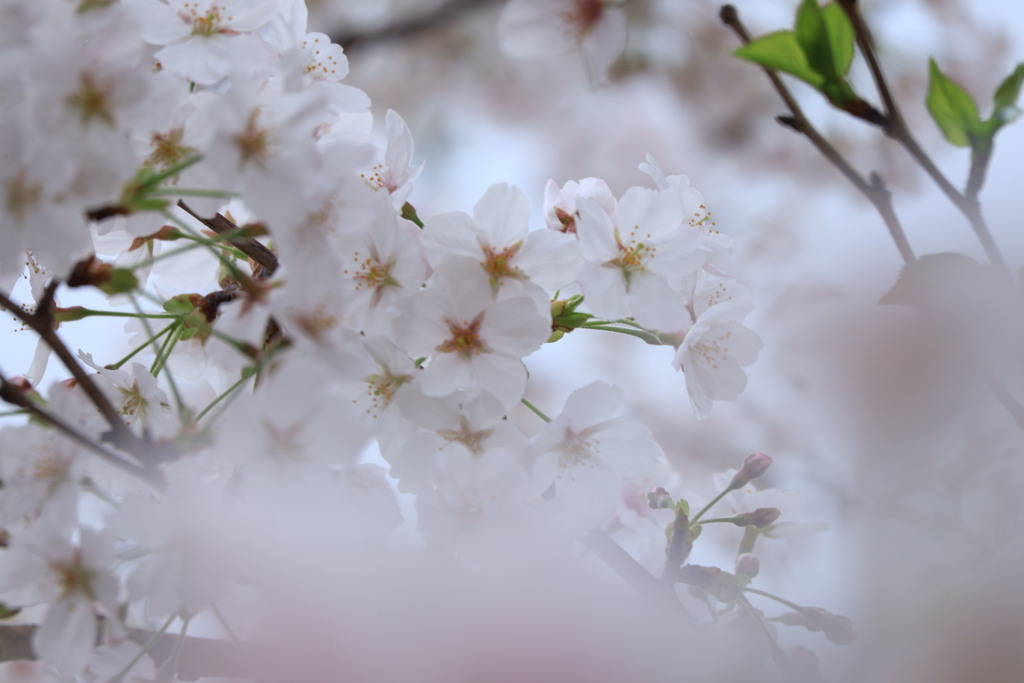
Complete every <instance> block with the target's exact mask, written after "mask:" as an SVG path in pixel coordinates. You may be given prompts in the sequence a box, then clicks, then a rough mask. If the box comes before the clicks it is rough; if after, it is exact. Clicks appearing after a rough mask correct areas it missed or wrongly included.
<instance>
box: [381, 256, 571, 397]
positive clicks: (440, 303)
mask: <svg viewBox="0 0 1024 683" xmlns="http://www.w3.org/2000/svg"><path fill="white" fill-rule="evenodd" d="M399 311H400V315H399V316H398V318H397V319H396V320H395V324H394V327H395V336H396V339H397V341H398V343H399V346H402V347H403V348H404V349H405V350H406V351H407V352H409V353H410V354H411V355H413V356H414V357H427V358H429V359H430V361H429V363H428V364H427V367H426V369H425V370H424V372H423V374H422V375H421V377H420V381H421V386H422V388H423V392H424V393H425V394H427V395H428V396H446V395H448V394H451V393H453V392H455V391H457V390H459V389H462V390H465V391H467V392H470V393H480V392H483V391H487V392H490V393H492V394H494V395H495V396H496V397H498V399H499V400H500V401H501V402H502V405H504V406H506V407H509V406H511V405H513V404H514V403H516V402H517V401H519V399H520V398H522V396H523V391H524V389H525V388H526V367H525V366H524V365H523V362H522V360H521V359H522V357H523V356H525V355H527V354H529V353H531V352H533V351H535V350H537V349H538V348H540V345H541V344H543V343H544V341H546V340H547V338H548V336H549V335H550V333H551V320H550V315H549V316H548V317H547V318H545V316H543V315H542V314H541V313H540V312H538V310H537V307H536V305H535V303H534V302H533V301H532V300H531V299H527V298H522V297H520V298H515V299H507V300H505V301H498V302H495V301H493V300H492V299H491V288H490V285H489V283H488V281H487V276H486V275H485V274H484V272H483V271H482V270H481V269H480V266H479V264H478V263H476V262H475V261H473V260H472V259H468V258H466V257H464V256H450V257H448V258H447V259H445V260H444V261H442V262H441V263H440V264H438V265H437V266H436V270H435V271H434V274H433V276H431V278H430V280H429V281H428V282H427V288H426V289H425V290H424V291H423V292H420V293H418V294H417V295H416V296H414V297H410V298H408V299H405V300H403V301H402V302H401V304H400V305H399Z"/></svg>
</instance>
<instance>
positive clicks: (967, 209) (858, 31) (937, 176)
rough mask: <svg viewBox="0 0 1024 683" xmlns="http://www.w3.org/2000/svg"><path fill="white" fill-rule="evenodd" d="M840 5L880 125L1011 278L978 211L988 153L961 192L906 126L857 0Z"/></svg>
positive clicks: (841, 1) (975, 160) (977, 164)
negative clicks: (876, 100)
mask: <svg viewBox="0 0 1024 683" xmlns="http://www.w3.org/2000/svg"><path fill="white" fill-rule="evenodd" d="M839 5H840V7H842V9H843V11H844V12H845V13H846V16H847V17H849V19H850V23H851V24H852V26H853V32H854V35H855V36H856V40H857V45H858V46H859V47H860V50H861V52H862V53H863V54H864V58H865V59H866V60H867V63H868V68H869V69H870V70H871V76H872V78H873V79H874V81H875V87H876V88H878V93H879V95H880V96H881V98H882V103H883V105H884V107H885V120H884V121H883V122H881V123H879V125H880V126H881V127H882V129H883V130H884V131H885V133H886V134H887V135H889V136H890V137H891V138H893V139H894V140H896V141H897V142H899V143H900V144H901V145H903V146H904V147H905V148H906V150H907V152H909V153H910V156H912V157H913V158H914V160H915V161H917V163H918V164H920V166H921V168H923V169H924V171H925V173H927V174H928V175H929V177H931V179H932V180H933V181H934V182H935V184H936V185H938V186H939V189H940V190H941V191H942V193H943V194H945V195H946V196H947V197H948V198H949V200H950V201H951V202H952V203H953V205H954V206H956V208H957V209H958V210H959V211H960V213H962V214H963V215H964V217H965V218H967V222H968V223H970V225H971V228H973V230H974V232H975V234H976V235H977V237H978V241H979V242H981V246H982V248H983V249H984V250H985V254H986V256H987V257H988V260H989V261H990V262H991V263H992V265H994V266H995V267H996V268H998V269H999V270H1000V272H1001V273H1002V274H1003V275H1004V276H1005V277H1006V278H1007V279H1012V276H1011V275H1010V270H1009V268H1008V267H1007V265H1006V260H1005V259H1004V258H1003V254H1002V252H1001V251H1000V250H999V247H998V246H997V245H996V243H995V240H994V239H993V238H992V233H991V232H990V231H989V229H988V223H987V222H986V221H985V216H984V215H983V214H982V211H981V204H980V202H979V201H978V193H979V192H980V191H981V184H982V182H983V181H984V176H985V168H986V166H987V164H988V156H989V155H985V154H983V155H981V156H980V157H979V158H977V159H974V163H973V164H972V167H971V173H970V177H969V178H968V183H967V191H966V192H960V191H959V190H957V189H956V187H954V186H953V184H952V183H951V182H949V180H948V179H947V178H946V176H945V175H944V174H943V173H942V171H941V170H939V167H938V166H936V165H935V162H933V161H932V159H931V157H929V156H928V154H927V152H925V151H924V149H922V147H921V145H920V144H918V142H917V140H916V139H915V138H914V136H913V134H912V133H911V132H910V128H909V127H908V126H907V123H906V121H905V120H904V118H903V115H902V113H900V109H899V106H898V105H897V104H896V100H895V98H894V97H893V95H892V90H891V89H890V88H889V84H888V81H887V80H886V78H885V74H884V73H883V72H882V67H881V65H880V64H879V61H878V55H877V52H876V50H875V41H874V39H873V38H872V37H871V30H870V28H868V25H867V22H866V21H865V20H864V15H862V14H861V12H860V8H859V5H858V2H857V0H840V1H839Z"/></svg>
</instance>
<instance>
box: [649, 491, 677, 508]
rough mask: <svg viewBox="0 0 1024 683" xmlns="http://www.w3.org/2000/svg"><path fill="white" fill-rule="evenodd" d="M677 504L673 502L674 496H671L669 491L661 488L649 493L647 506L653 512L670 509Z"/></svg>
mask: <svg viewBox="0 0 1024 683" xmlns="http://www.w3.org/2000/svg"><path fill="white" fill-rule="evenodd" d="M675 504H676V503H675V501H674V500H672V496H670V495H669V493H668V491H666V490H665V489H664V488H662V487H661V486H659V487H657V488H654V489H651V490H650V491H649V492H648V493H647V506H648V507H650V508H651V509H652V510H664V509H665V508H670V507H672V506H674V505H675Z"/></svg>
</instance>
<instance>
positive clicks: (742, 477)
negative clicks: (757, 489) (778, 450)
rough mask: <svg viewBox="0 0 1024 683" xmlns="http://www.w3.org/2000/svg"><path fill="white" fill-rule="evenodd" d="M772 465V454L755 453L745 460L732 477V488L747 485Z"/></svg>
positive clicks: (730, 486)
mask: <svg viewBox="0 0 1024 683" xmlns="http://www.w3.org/2000/svg"><path fill="white" fill-rule="evenodd" d="M771 465H772V456H770V455H765V454H764V453H753V454H751V455H748V456H747V457H746V458H745V459H744V460H743V467H741V468H740V471H739V472H737V473H736V475H735V476H734V477H733V478H732V482H730V483H729V488H730V489H733V490H734V489H739V488H743V487H744V486H746V485H747V484H748V483H750V481H752V480H754V479H757V478H758V477H760V476H761V475H762V474H764V473H765V472H767V471H768V468H769V467H771Z"/></svg>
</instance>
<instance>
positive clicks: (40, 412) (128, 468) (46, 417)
mask: <svg viewBox="0 0 1024 683" xmlns="http://www.w3.org/2000/svg"><path fill="white" fill-rule="evenodd" d="M0 399H2V400H4V401H6V402H7V403H10V404H11V405H15V406H18V407H19V408H23V409H24V410H26V411H28V412H29V413H31V414H32V415H34V416H35V417H37V418H39V419H40V420H42V421H43V422H46V423H47V424H49V425H51V426H53V427H54V429H56V430H57V431H59V432H60V433H62V434H63V435H64V436H66V437H67V438H68V439H70V440H71V441H73V442H75V443H76V444H78V445H79V446H82V447H83V448H85V449H87V450H90V451H92V452H93V453H94V454H95V455H98V456H99V457H100V458H102V459H103V460H104V462H107V463H109V464H111V465H113V466H114V467H117V468H118V469H121V470H123V471H125V472H128V473H129V474H132V475H135V476H136V477H138V478H139V479H142V480H143V481H145V482H147V483H149V484H151V485H153V486H154V487H156V488H160V486H161V485H162V484H161V481H162V480H161V477H160V475H159V473H158V471H157V470H155V469H153V468H144V467H139V466H138V465H136V464H135V463H133V462H129V461H128V460H125V459H124V458H122V457H120V456H118V455H117V454H116V453H113V452H112V451H108V450H107V449H106V448H103V446H101V445H99V444H98V443H96V442H94V441H93V440H92V439H90V438H89V437H88V436H86V435H85V434H82V433H81V432H80V431H78V430H77V429H75V428H74V427H72V426H71V425H69V424H68V423H66V422H64V420H62V419H61V418H59V417H57V416H56V415H53V414H51V413H50V412H48V411H47V410H44V409H43V408H42V407H40V406H39V405H37V404H36V403H35V401H33V400H32V399H30V398H29V397H28V396H27V395H26V394H25V392H24V391H23V390H22V389H21V388H20V387H18V386H17V385H15V384H14V383H12V382H9V381H8V380H7V378H6V377H4V376H3V374H0Z"/></svg>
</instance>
